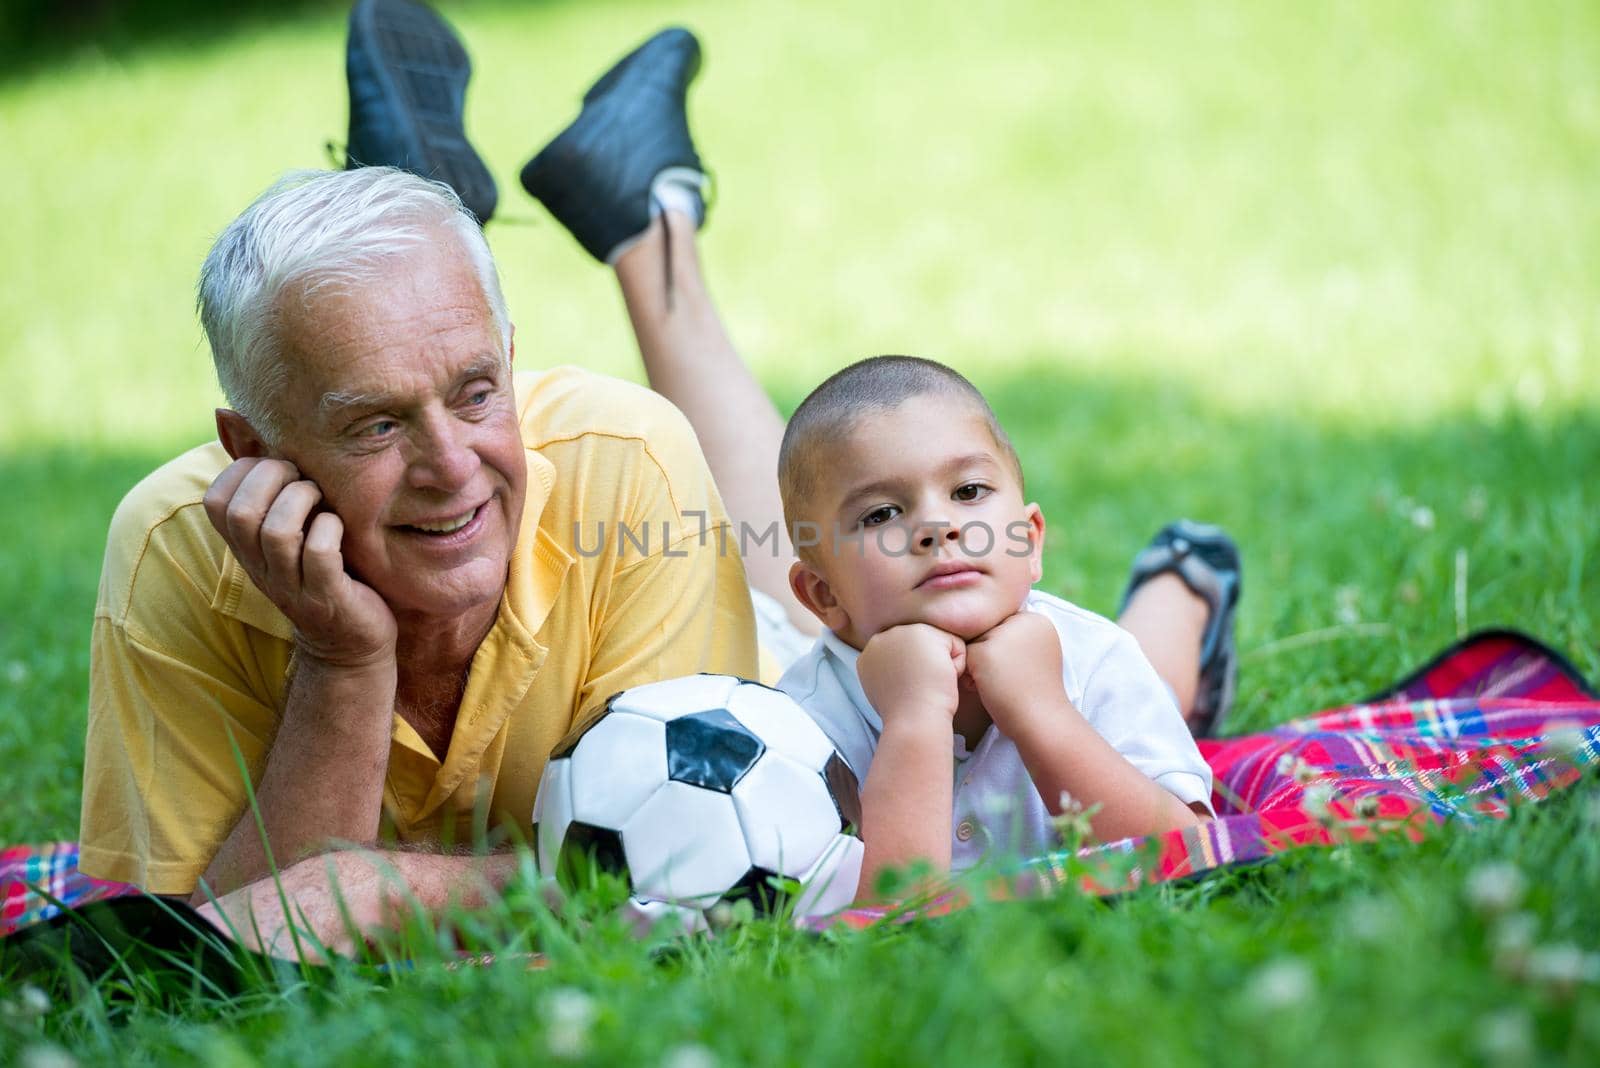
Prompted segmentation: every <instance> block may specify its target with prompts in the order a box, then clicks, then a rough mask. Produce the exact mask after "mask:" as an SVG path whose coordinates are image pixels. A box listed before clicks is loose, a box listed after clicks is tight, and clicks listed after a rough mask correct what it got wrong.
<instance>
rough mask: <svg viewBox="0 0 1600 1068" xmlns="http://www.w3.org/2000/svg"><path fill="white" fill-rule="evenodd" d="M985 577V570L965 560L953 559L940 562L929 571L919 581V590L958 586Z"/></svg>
mask: <svg viewBox="0 0 1600 1068" xmlns="http://www.w3.org/2000/svg"><path fill="white" fill-rule="evenodd" d="M982 577H983V572H982V571H981V570H979V568H978V567H977V566H976V565H974V564H970V563H967V562H966V561H964V560H951V561H950V562H949V563H944V564H939V565H938V566H937V567H935V568H934V569H933V570H932V571H929V572H928V573H927V574H926V575H925V576H923V579H922V581H921V582H919V583H917V586H916V588H917V589H919V590H944V589H951V588H954V587H957V586H965V585H968V584H970V583H973V582H977V581H978V580H979V579H980V578H982Z"/></svg>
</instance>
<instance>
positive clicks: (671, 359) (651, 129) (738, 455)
mask: <svg viewBox="0 0 1600 1068" xmlns="http://www.w3.org/2000/svg"><path fill="white" fill-rule="evenodd" d="M699 69H700V46H699V42H697V41H696V40H695V38H694V36H693V35H692V34H690V33H689V32H688V31H686V30H682V29H676V28H673V29H667V30H663V31H662V32H660V33H658V34H656V35H655V36H653V37H651V38H650V39H649V40H647V41H646V42H645V43H644V44H642V45H640V46H639V47H638V48H636V49H634V50H633V51H632V52H630V53H628V55H626V56H624V57H623V58H622V59H621V60H619V61H618V62H617V63H616V64H615V65H614V66H613V67H612V68H611V69H610V70H608V71H607V72H606V73H605V74H604V75H602V76H601V78H600V80H599V81H597V82H596V83H595V84H594V85H593V86H592V87H591V88H590V89H589V91H588V92H587V93H586V94H585V95H584V98H583V107H582V110H581V111H580V112H579V115H578V118H577V119H576V120H574V122H573V123H572V124H571V125H570V126H568V127H567V128H566V129H565V130H563V131H562V132H561V133H560V134H559V135H558V136H557V137H556V138H555V139H554V140H553V141H551V142H550V143H549V144H548V145H546V146H545V147H544V148H543V149H542V150H540V152H539V153H538V154H537V155H535V156H534V157H533V158H532V159H531V160H529V161H528V163H527V165H526V166H525V167H523V169H522V184H523V187H524V188H526V189H527V190H528V192H529V193H531V194H533V195H534V196H535V197H537V198H538V199H539V200H541V201H543V202H544V205H545V207H547V208H548V209H550V212H551V214H553V215H554V216H555V217H556V219H557V220H558V221H560V222H561V223H562V224H563V225H564V226H566V228H567V229H568V230H569V231H570V232H571V233H572V235H573V236H574V237H575V238H577V240H578V242H579V244H581V245H582V246H583V247H584V248H585V249H586V250H587V251H588V252H589V253H590V255H592V256H594V258H595V259H597V260H599V261H600V262H602V263H607V264H610V265H611V266H612V267H614V268H615V270H616V273H617V281H618V283H619V284H620V285H621V287H622V296H623V300H624V302H625V303H626V304H627V308H628V317H629V319H630V320H631V321H632V323H633V329H634V335H635V337H636V338H637V339H638V343H639V354H640V356H642V357H643V359H644V366H645V373H646V375H647V376H648V378H649V380H650V385H651V387H652V388H653V389H655V390H656V391H657V392H659V393H660V394H662V395H663V396H665V397H666V398H667V399H668V400H670V401H672V402H673V403H674V404H675V405H677V406H678V408H679V409H680V410H681V411H682V412H683V413H684V414H685V415H686V416H687V417H688V419H689V423H690V425H691V426H692V427H693V428H694V431H695V434H696V436H697V437H698V438H699V439H700V448H701V450H702V451H703V452H704V453H705V456H706V461H707V463H708V465H709V466H710V468H711V474H712V477H713V478H714V479H715V480H716V483H717V488H718V490H719V491H720V492H721V494H722V499H723V502H724V504H725V505H726V506H727V509H728V514H729V517H730V518H731V519H732V520H733V522H734V524H735V528H736V529H742V528H749V529H750V531H751V532H752V533H751V544H754V538H755V537H756V536H760V535H765V534H766V532H767V530H768V529H769V528H772V527H774V526H775V528H776V529H775V532H776V540H775V541H774V540H772V539H770V538H769V539H768V540H767V541H765V542H764V543H763V544H762V545H761V546H759V547H758V548H757V549H756V550H755V551H754V552H753V553H751V555H750V556H749V557H748V558H747V559H746V560H745V562H744V563H745V570H746V574H747V576H748V578H749V581H750V585H751V586H752V588H754V589H755V590H757V591H760V592H761V593H764V594H766V595H767V596H768V597H770V598H772V600H773V601H775V602H777V605H778V608H779V609H780V610H781V613H782V615H784V616H786V617H787V618H788V620H789V622H790V623H792V624H793V626H794V627H795V628H797V629H798V630H800V631H801V632H802V633H804V634H816V633H817V632H818V626H817V623H816V620H815V619H813V618H812V616H811V615H810V613H808V612H806V611H805V609H804V608H802V607H801V605H800V603H799V602H798V601H796V600H795V598H794V595H793V594H792V593H791V592H790V591H789V565H790V563H791V562H792V561H793V559H794V554H793V549H792V547H791V546H790V543H789V539H788V537H787V535H786V532H785V531H784V529H783V507H782V504H781V501H780V498H779V496H778V446H779V444H780V443H781V442H782V440H783V419H782V418H781V417H780V416H779V415H778V411H777V409H776V408H775V407H773V404H772V401H771V399H770V398H769V397H768V396H767V394H766V392H765V391H764V390H762V388H761V386H760V384H759V383H757V382H756V380H755V377H754V376H753V375H751V373H750V370H749V368H747V367H746V366H745V364H744V361H743V360H742V359H741V358H740V357H739V353H738V352H737V351H736V350H735V349H734V347H733V343H732V342H731V341H730V340H729V339H728V333H727V330H725V329H724V327H723V325H722V319H721V317H720V316H719V315H718V314H717V309H716V306H715V305H714V304H713V303H712V302H711V296H710V294H709V293H708V292H707V290H706V284H705V277H704V275H703V274H702V273H701V269H700V256H699V250H698V247H697V245H696V240H695V232H696V230H697V229H698V227H699V225H700V222H701V220H702V218H703V217H704V212H705V206H704V203H703V200H702V198H701V183H702V182H703V174H704V170H705V168H704V166H703V165H702V163H701V160H700V156H699V153H698V152H697V151H696V150H695V146H694V141H693V139H692V137H691V136H690V133H689V125H688V116H687V113H686V110H685V104H686V97H687V93H688V89H689V85H690V83H691V82H693V80H694V78H695V75H696V74H697V73H698V71H699Z"/></svg>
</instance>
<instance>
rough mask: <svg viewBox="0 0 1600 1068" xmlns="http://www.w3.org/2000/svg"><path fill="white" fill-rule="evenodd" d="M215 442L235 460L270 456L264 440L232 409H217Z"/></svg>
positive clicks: (248, 421)
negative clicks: (220, 443) (219, 443)
mask: <svg viewBox="0 0 1600 1068" xmlns="http://www.w3.org/2000/svg"><path fill="white" fill-rule="evenodd" d="M217 440H218V441H220V442H222V447H223V448H224V449H226V450H227V451H228V455H229V456H231V457H233V458H234V459H235V460H242V459H244V458H245V457H246V456H252V457H253V456H271V455H272V449H271V448H270V447H269V446H268V445H267V442H266V439H265V438H263V437H262V436H261V435H260V434H259V433H257V432H256V428H255V427H253V426H251V425H250V420H248V419H246V418H245V417H244V416H242V415H240V414H239V413H238V412H236V411H234V410H233V409H232V408H218V409H217Z"/></svg>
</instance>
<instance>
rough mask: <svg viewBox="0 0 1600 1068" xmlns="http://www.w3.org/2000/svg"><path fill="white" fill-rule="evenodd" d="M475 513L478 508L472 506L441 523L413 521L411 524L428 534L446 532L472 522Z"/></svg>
mask: <svg viewBox="0 0 1600 1068" xmlns="http://www.w3.org/2000/svg"><path fill="white" fill-rule="evenodd" d="M477 514H478V510H477V509H476V508H474V509H473V510H472V511H470V512H467V513H466V514H465V515H461V516H457V517H456V518H455V519H446V520H445V521H444V522H443V523H413V524H411V525H412V526H414V527H416V528H417V529H418V530H424V531H427V532H428V533H429V534H448V533H450V532H451V531H452V530H460V529H461V528H462V527H464V526H466V525H467V524H468V523H470V522H472V517H473V516H475V515H477Z"/></svg>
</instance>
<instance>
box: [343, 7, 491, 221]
mask: <svg viewBox="0 0 1600 1068" xmlns="http://www.w3.org/2000/svg"><path fill="white" fill-rule="evenodd" d="M353 18H354V20H355V23H356V25H358V26H359V28H360V31H361V32H362V34H363V35H364V36H365V37H366V39H367V40H368V41H369V42H370V43H371V46H372V51H373V57H374V64H373V65H374V67H375V69H376V70H377V72H378V75H379V77H380V78H382V79H383V80H384V81H385V82H386V83H387V88H388V93H387V95H388V97H389V99H390V100H391V101H392V102H393V103H394V104H395V106H396V110H397V111H398V112H399V113H400V115H401V116H402V117H403V119H404V121H405V125H406V126H407V127H408V137H407V141H408V142H409V148H410V153H409V156H410V158H409V159H408V160H407V163H408V166H407V167H406V169H407V170H410V171H414V172H416V173H418V174H420V175H422V176H423V177H425V178H433V179H436V180H438V181H441V182H444V183H446V184H447V185H449V186H450V187H451V188H452V189H454V190H455V191H456V193H457V195H459V196H460V197H461V199H462V201H464V202H465V203H466V204H468V205H474V204H476V205H480V206H486V207H485V210H484V211H483V213H482V215H481V217H480V218H479V220H478V221H479V222H480V223H483V222H488V221H489V216H490V215H492V214H493V212H494V208H495V205H496V203H497V202H498V200H499V191H498V189H497V188H496V187H495V182H494V178H493V177H492V176H491V175H490V174H489V168H488V167H486V166H485V165H484V162H483V160H482V158H480V157H479V155H478V153H477V152H476V151H475V150H474V149H473V147H472V144H471V143H470V142H469V141H468V140H467V134H466V129H465V125H464V122H463V118H462V113H463V110H464V104H465V98H466V88H467V81H468V79H470V78H471V76H472V60H471V59H470V58H469V57H468V56H467V50H466V49H465V48H463V47H462V45H461V42H460V40H459V39H457V37H456V35H455V33H454V32H453V31H452V30H451V29H450V27H449V25H448V24H447V23H446V22H445V21H444V20H443V19H442V18H440V17H439V15H438V14H437V13H435V12H434V11H433V10H432V9H431V8H428V7H425V6H423V5H421V4H416V3H410V2H407V0H387V2H383V3H375V2H369V3H363V4H360V5H358V6H357V8H356V10H355V12H354V16H353ZM352 29H353V30H354V29H355V26H353V27H352Z"/></svg>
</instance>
